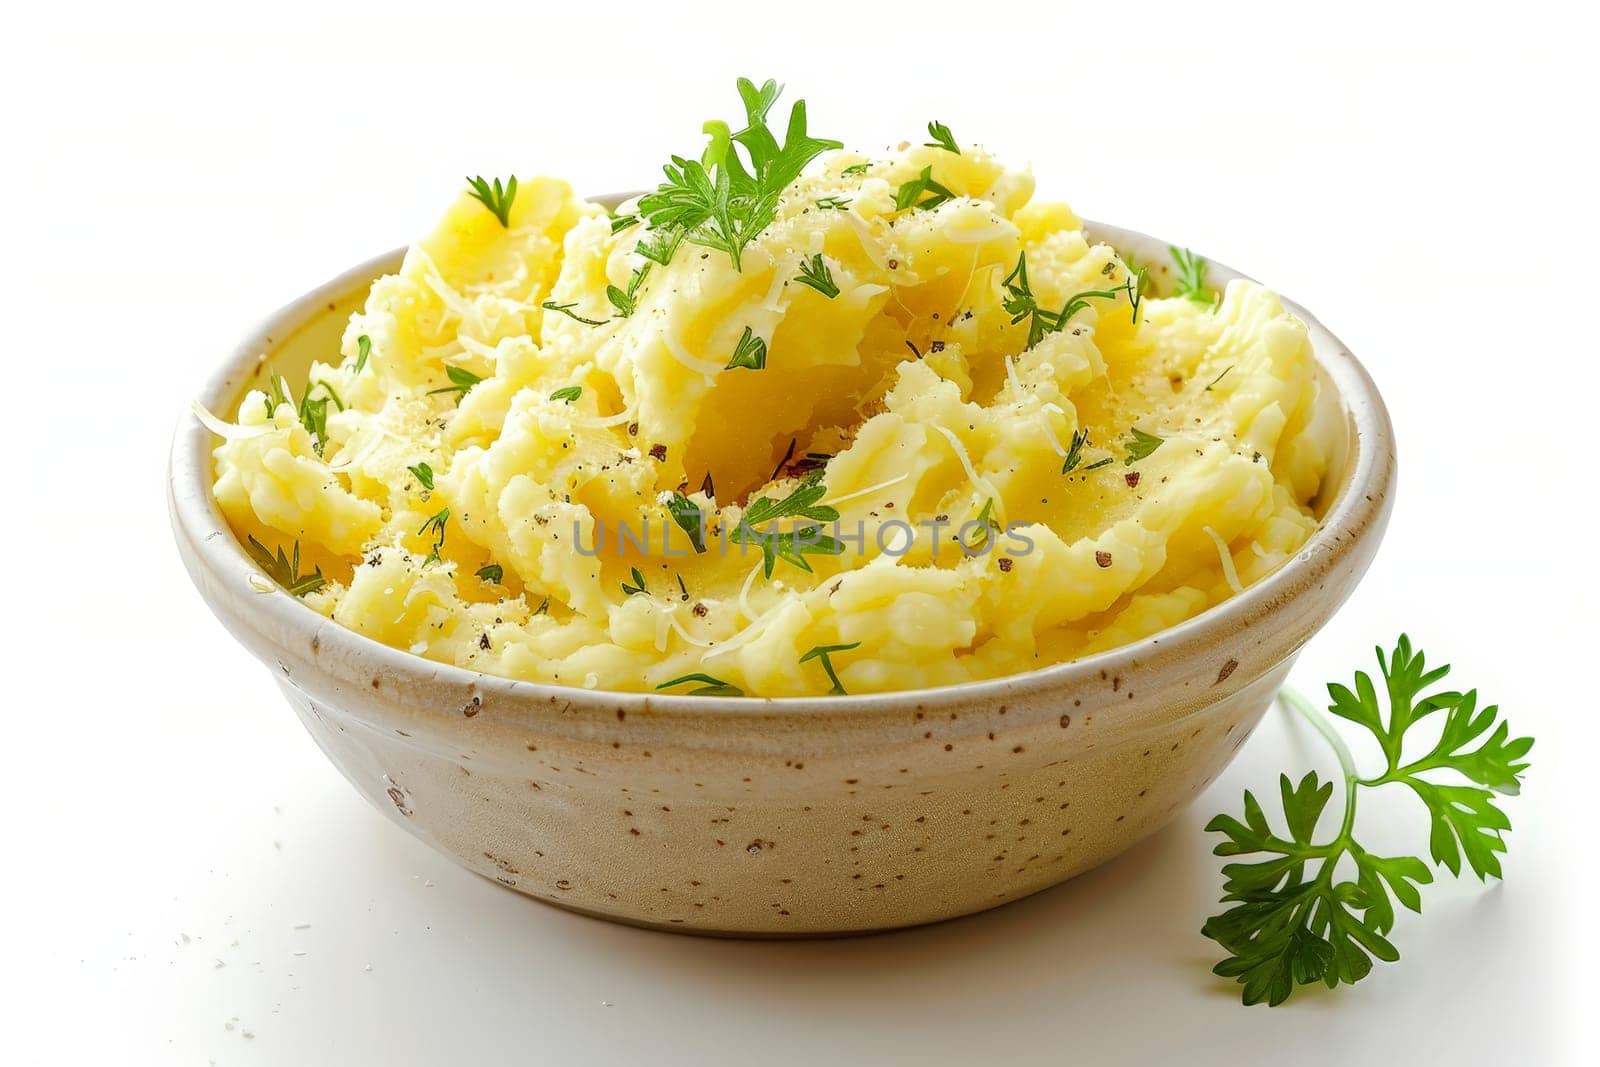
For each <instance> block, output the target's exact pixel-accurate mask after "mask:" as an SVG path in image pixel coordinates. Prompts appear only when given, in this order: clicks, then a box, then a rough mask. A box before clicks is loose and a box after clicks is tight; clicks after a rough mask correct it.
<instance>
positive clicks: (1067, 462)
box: [1061, 429, 1089, 474]
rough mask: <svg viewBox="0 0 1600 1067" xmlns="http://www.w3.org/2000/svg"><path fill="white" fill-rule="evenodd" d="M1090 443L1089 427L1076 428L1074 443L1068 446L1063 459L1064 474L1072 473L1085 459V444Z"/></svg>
mask: <svg viewBox="0 0 1600 1067" xmlns="http://www.w3.org/2000/svg"><path fill="white" fill-rule="evenodd" d="M1088 443H1089V431H1088V430H1087V429H1083V430H1074V431H1073V432H1072V443H1071V444H1070V445H1068V446H1067V455H1066V458H1065V459H1063V460H1062V461H1061V473H1062V474H1070V473H1071V472H1072V471H1074V470H1076V469H1077V467H1078V464H1079V463H1081V462H1082V461H1083V446H1084V445H1086V444H1088Z"/></svg>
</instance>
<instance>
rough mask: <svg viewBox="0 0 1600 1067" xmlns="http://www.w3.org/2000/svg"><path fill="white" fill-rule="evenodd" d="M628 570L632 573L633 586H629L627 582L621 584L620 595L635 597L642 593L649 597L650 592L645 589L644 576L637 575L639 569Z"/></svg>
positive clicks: (631, 568)
mask: <svg viewBox="0 0 1600 1067" xmlns="http://www.w3.org/2000/svg"><path fill="white" fill-rule="evenodd" d="M629 570H630V571H631V572H632V573H633V584H632V585H629V584H628V583H627V582H623V583H622V595H623V596H636V595H637V594H639V593H643V594H645V595H646V596H649V595H650V590H649V589H646V588H645V584H644V575H642V574H640V573H639V568H638V567H630V568H629Z"/></svg>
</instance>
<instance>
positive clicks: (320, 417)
mask: <svg viewBox="0 0 1600 1067" xmlns="http://www.w3.org/2000/svg"><path fill="white" fill-rule="evenodd" d="M318 389H321V390H322V395H321V396H317V395H316V392H317V390H318ZM279 404H288V405H289V406H290V407H292V408H294V414H295V418H297V419H299V420H300V425H301V426H304V427H305V428H306V433H308V434H310V435H311V448H312V451H314V452H316V454H317V455H319V456H320V455H322V452H323V449H325V448H326V447H327V445H328V405H329V404H332V405H333V406H334V408H335V410H338V411H343V410H344V401H343V400H342V399H340V397H339V394H338V393H337V392H336V391H335V390H334V388H333V386H331V385H329V384H328V383H327V382H325V381H321V380H320V379H319V380H318V381H314V382H312V383H311V384H309V385H307V386H306V391H305V393H304V394H302V395H301V397H300V399H299V400H298V401H296V400H295V398H294V390H293V389H291V388H290V387H289V381H288V379H286V378H284V377H282V376H281V375H279V376H275V377H273V378H272V379H270V380H269V381H268V383H267V418H269V419H270V418H272V416H273V413H274V412H276V411H277V410H278V405H279Z"/></svg>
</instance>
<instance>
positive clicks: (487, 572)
mask: <svg viewBox="0 0 1600 1067" xmlns="http://www.w3.org/2000/svg"><path fill="white" fill-rule="evenodd" d="M505 576H506V569H505V568H504V567H502V566H500V564H498V563H485V564H484V565H483V566H481V567H479V568H478V577H479V578H482V579H483V580H484V581H486V582H488V583H489V584H491V585H499V584H500V583H501V582H502V581H504V580H505Z"/></svg>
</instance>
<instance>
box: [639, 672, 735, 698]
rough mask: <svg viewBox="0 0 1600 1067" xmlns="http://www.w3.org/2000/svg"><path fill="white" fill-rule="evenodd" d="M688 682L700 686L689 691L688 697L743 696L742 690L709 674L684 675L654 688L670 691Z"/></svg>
mask: <svg viewBox="0 0 1600 1067" xmlns="http://www.w3.org/2000/svg"><path fill="white" fill-rule="evenodd" d="M689 682H697V683H699V685H700V688H698V689H691V690H689V695H690V696H692V697H742V696H744V690H742V689H740V688H739V687H738V686H736V685H729V684H728V683H727V682H724V681H723V680H722V679H721V678H713V677H712V676H711V675H709V674H685V675H684V676H683V677H681V678H674V679H673V680H672V681H670V682H662V683H661V684H660V685H658V686H656V688H657V689H671V688H672V687H673V686H678V685H686V684H688V683H689Z"/></svg>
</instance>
